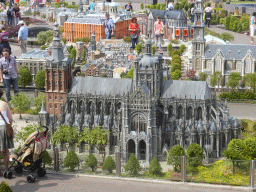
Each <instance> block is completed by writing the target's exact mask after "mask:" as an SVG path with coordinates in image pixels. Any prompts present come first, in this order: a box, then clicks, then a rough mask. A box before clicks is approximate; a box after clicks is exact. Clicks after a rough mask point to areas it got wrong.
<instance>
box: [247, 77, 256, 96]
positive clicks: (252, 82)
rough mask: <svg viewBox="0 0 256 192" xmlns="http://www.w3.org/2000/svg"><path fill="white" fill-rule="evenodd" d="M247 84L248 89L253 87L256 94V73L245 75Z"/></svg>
mask: <svg viewBox="0 0 256 192" xmlns="http://www.w3.org/2000/svg"><path fill="white" fill-rule="evenodd" d="M245 82H246V85H247V86H248V87H251V89H252V90H253V92H254V93H255V89H256V73H248V74H246V75H245Z"/></svg>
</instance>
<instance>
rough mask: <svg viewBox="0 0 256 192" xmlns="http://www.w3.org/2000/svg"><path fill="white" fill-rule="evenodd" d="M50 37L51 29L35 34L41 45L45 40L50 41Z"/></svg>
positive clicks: (51, 35)
mask: <svg viewBox="0 0 256 192" xmlns="http://www.w3.org/2000/svg"><path fill="white" fill-rule="evenodd" d="M52 38H53V30H48V31H42V32H40V33H38V35H37V40H38V43H39V44H41V45H44V44H45V43H46V42H49V43H50V42H51V41H52Z"/></svg>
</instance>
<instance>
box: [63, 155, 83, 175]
mask: <svg viewBox="0 0 256 192" xmlns="http://www.w3.org/2000/svg"><path fill="white" fill-rule="evenodd" d="M79 163H80V162H79V158H78V156H77V154H76V153H75V152H74V151H73V150H70V151H69V152H68V155H67V156H66V158H65V159H64V164H63V167H69V168H70V170H71V171H74V169H75V167H77V166H79Z"/></svg>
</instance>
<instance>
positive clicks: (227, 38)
mask: <svg viewBox="0 0 256 192" xmlns="http://www.w3.org/2000/svg"><path fill="white" fill-rule="evenodd" d="M220 38H221V39H223V40H224V41H234V36H233V35H231V34H230V33H226V32H225V33H222V34H221V35H220Z"/></svg>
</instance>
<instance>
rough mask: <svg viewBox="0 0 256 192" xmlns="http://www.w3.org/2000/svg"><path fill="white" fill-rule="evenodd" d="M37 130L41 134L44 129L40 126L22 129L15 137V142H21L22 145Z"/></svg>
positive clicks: (29, 126)
mask: <svg viewBox="0 0 256 192" xmlns="http://www.w3.org/2000/svg"><path fill="white" fill-rule="evenodd" d="M37 129H38V130H39V131H40V132H41V131H43V128H42V127H41V126H40V125H27V126H26V127H22V128H21V130H20V131H19V132H18V133H17V134H16V135H15V141H16V142H20V145H21V144H23V143H24V142H25V140H26V139H27V138H28V136H29V135H30V134H32V133H34V132H35V131H37Z"/></svg>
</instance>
